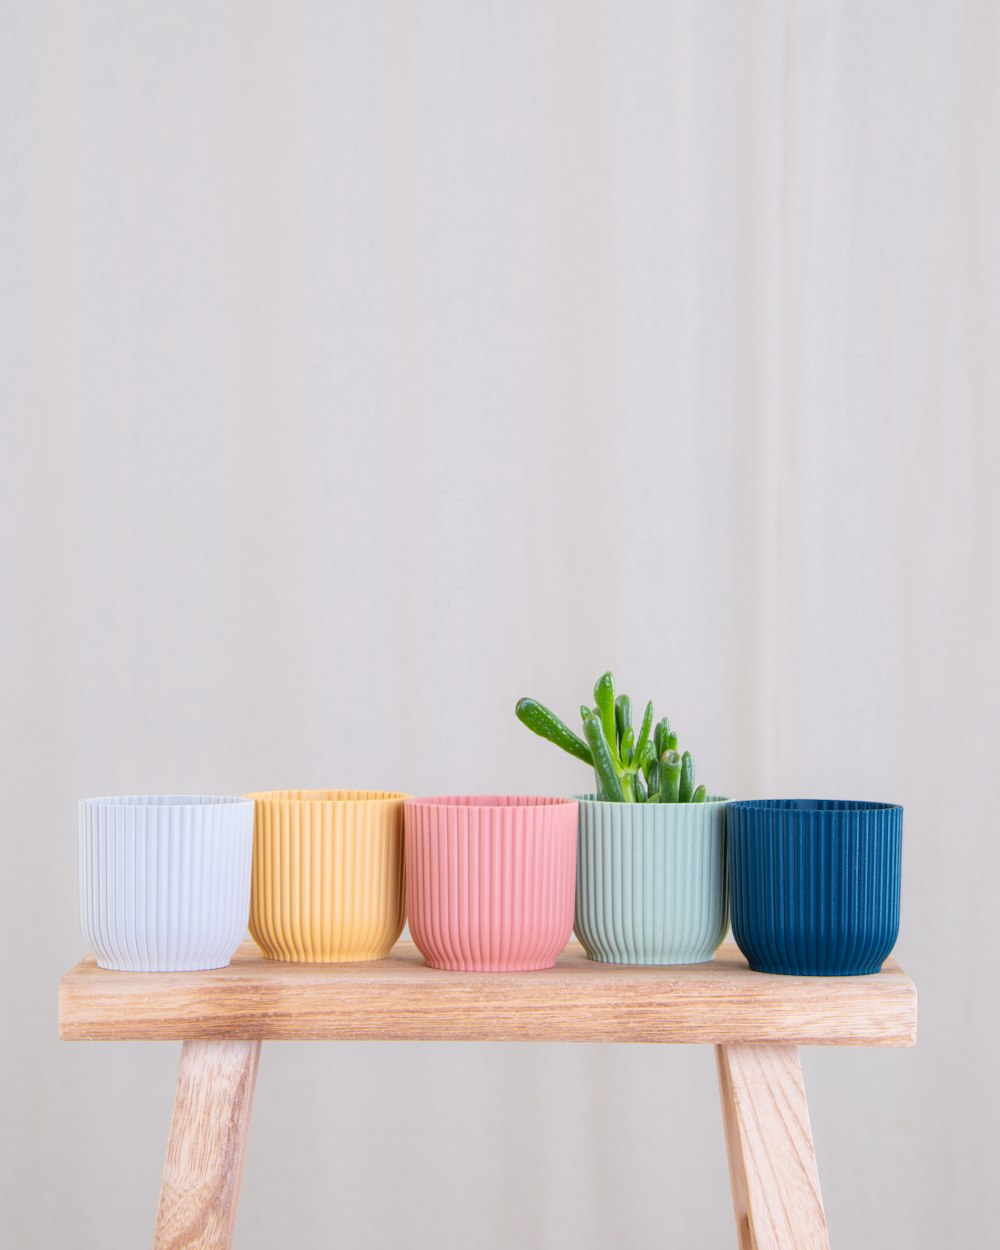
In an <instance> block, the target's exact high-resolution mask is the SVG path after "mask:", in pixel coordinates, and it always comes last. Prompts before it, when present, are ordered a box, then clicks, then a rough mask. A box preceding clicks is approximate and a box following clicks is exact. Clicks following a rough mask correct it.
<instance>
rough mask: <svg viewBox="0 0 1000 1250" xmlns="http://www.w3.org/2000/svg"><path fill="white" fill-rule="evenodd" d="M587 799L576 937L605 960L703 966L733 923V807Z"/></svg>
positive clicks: (721, 802) (720, 802)
mask: <svg viewBox="0 0 1000 1250" xmlns="http://www.w3.org/2000/svg"><path fill="white" fill-rule="evenodd" d="M727 801H728V800H726V799H722V798H718V797H716V796H714V795H713V796H712V798H711V799H710V800H709V801H708V802H706V803H606V802H602V801H598V800H596V799H594V798H593V797H592V796H584V797H582V798H580V799H579V803H580V815H579V822H580V823H579V849H578V853H577V868H576V922H575V924H574V931H575V933H576V936H577V937H578V938H579V939H580V942H581V943H582V945H583V948H584V950H585V951H586V952H587V955H588V956H589V957H590V958H591V959H595V960H597V961H599V962H600V963H606V964H700V963H705V962H706V961H707V960H710V959H712V958H713V956H714V955H715V952H716V950H717V949H718V947H719V943H720V942H721V941H722V939H723V937H724V936H725V933H726V929H727V927H728V922H729V909H728V892H727V883H726V803H727Z"/></svg>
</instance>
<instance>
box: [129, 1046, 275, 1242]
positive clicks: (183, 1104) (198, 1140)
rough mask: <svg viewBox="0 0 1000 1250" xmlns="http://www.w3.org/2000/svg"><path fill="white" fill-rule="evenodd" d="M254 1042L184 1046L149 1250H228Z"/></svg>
mask: <svg viewBox="0 0 1000 1250" xmlns="http://www.w3.org/2000/svg"><path fill="white" fill-rule="evenodd" d="M259 1062H260V1042H185V1043H184V1046H183V1047H182V1049H181V1066H180V1072H179V1073H178V1076H177V1092H176V1094H175V1096H174V1111H173V1116H172V1118H171V1120H170V1136H169V1138H168V1140H167V1158H166V1163H165V1164H164V1167H163V1183H162V1185H161V1188H160V1206H159V1211H158V1213H157V1216H156V1231H155V1233H154V1235H153V1250H229V1247H230V1246H231V1245H232V1244H233V1232H234V1229H235V1226H236V1209H237V1205H238V1200H239V1192H240V1181H241V1180H242V1178H243V1161H244V1159H245V1157H246V1146H247V1135H248V1133H249V1129H250V1112H251V1110H252V1107H253V1095H254V1086H255V1085H256V1082H257V1065H258V1063H259Z"/></svg>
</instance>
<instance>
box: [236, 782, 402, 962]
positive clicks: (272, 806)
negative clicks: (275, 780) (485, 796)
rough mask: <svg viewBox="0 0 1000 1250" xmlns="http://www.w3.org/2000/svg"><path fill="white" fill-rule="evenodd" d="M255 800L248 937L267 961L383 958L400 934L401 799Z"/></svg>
mask: <svg viewBox="0 0 1000 1250" xmlns="http://www.w3.org/2000/svg"><path fill="white" fill-rule="evenodd" d="M249 797H250V798H252V799H253V800H254V839H253V880H252V888H251V893H250V932H251V934H252V935H253V939H254V941H255V942H256V943H257V945H258V946H259V947H260V948H261V950H262V951H263V952H264V954H265V955H266V956H267V957H268V959H282V960H286V961H288V962H291V963H353V962H355V961H360V960H368V959H384V958H385V956H386V955H388V953H389V951H390V950H391V949H392V947H393V945H394V944H395V942H396V939H397V938H398V937H399V935H400V933H401V932H402V931H403V799H404V798H405V795H403V794H397V793H395V792H391V791H383V790H270V791H267V792H263V793H259V794H252V795H250V796H249Z"/></svg>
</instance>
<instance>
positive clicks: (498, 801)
mask: <svg viewBox="0 0 1000 1250" xmlns="http://www.w3.org/2000/svg"><path fill="white" fill-rule="evenodd" d="M406 806H407V807H428V808H436V809H438V810H439V811H444V810H451V811H492V812H496V811H510V810H512V809H516V810H520V811H532V810H536V809H537V808H540V807H569V806H573V807H576V806H577V801H576V799H567V798H564V797H556V796H550V795H540V794H436V795H431V796H430V797H428V798H424V797H422V796H420V795H413V796H411V797H409V798H408V799H407V800H406Z"/></svg>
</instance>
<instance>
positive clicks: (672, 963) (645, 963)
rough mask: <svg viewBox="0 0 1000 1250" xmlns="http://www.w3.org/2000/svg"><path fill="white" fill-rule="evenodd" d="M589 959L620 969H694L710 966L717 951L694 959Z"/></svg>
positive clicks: (684, 957)
mask: <svg viewBox="0 0 1000 1250" xmlns="http://www.w3.org/2000/svg"><path fill="white" fill-rule="evenodd" d="M587 958H588V959H589V960H591V961H592V962H593V963H595V964H614V965H615V966H616V967H618V968H694V967H697V965H698V964H710V963H712V962H713V961H714V959H715V951H713V952H712V953H711V955H696V956H695V957H694V958H688V957H687V956H686V955H685V956H680V957H678V958H675V957H674V956H670V955H668V956H663V957H661V958H656V959H618V958H616V957H612V956H611V955H591V954H590V952H589V951H588V952H587Z"/></svg>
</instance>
